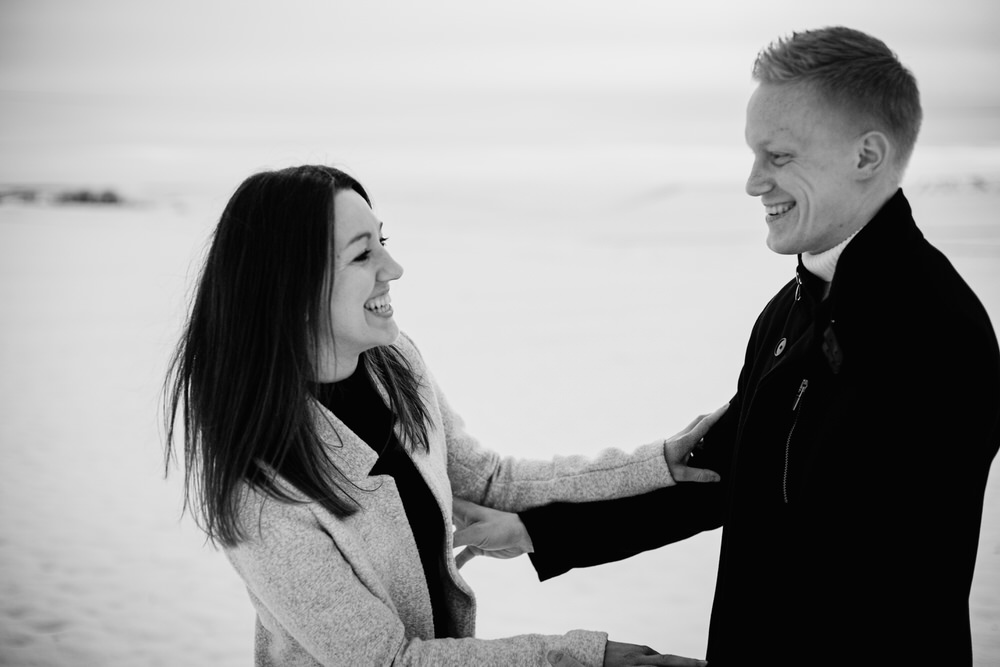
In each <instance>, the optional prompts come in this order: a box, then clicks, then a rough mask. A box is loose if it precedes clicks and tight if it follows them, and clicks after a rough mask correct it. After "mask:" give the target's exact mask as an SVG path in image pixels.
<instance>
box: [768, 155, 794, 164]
mask: <svg viewBox="0 0 1000 667" xmlns="http://www.w3.org/2000/svg"><path fill="white" fill-rule="evenodd" d="M791 159H792V156H791V155H789V154H788V153H771V162H772V163H774V164H776V165H778V166H779V167H780V166H782V165H784V164H788V162H789V161H790V160H791Z"/></svg>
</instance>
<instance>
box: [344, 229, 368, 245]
mask: <svg viewBox="0 0 1000 667" xmlns="http://www.w3.org/2000/svg"><path fill="white" fill-rule="evenodd" d="M371 237H372V233H371V232H361V233H360V234H358V235H357V236H355V237H354V238H353V239H351V240H350V241H348V242H347V245H345V246H344V247H345V248H346V247H348V246H351V245H354V244H355V243H357V242H358V241H360V240H361V239H368V240H371Z"/></svg>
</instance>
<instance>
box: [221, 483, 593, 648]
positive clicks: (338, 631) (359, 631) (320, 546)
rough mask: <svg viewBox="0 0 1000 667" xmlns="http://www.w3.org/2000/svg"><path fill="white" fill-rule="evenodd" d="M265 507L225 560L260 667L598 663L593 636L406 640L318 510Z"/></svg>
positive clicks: (390, 609) (297, 506)
mask: <svg viewBox="0 0 1000 667" xmlns="http://www.w3.org/2000/svg"><path fill="white" fill-rule="evenodd" d="M261 502H262V504H261V505H260V506H259V507H260V511H259V512H258V511H257V510H256V509H255V510H254V511H252V512H248V513H246V515H245V516H246V517H247V518H248V521H247V523H246V525H248V526H250V527H252V528H253V530H251V531H250V535H249V538H248V539H247V540H245V541H244V542H242V543H241V544H239V545H238V546H236V547H234V548H229V549H227V550H226V554H227V556H228V557H229V559H230V561H231V562H232V563H233V565H234V566H235V568H236V570H237V571H238V572H239V574H240V576H241V577H242V578H243V580H244V582H245V583H246V585H247V588H248V591H249V593H250V597H251V600H252V601H253V603H254V606H255V607H256V610H257V618H258V625H259V627H258V645H257V652H258V661H260V660H261V659H262V658H264V664H305V663H306V662H308V663H309V664H313V662H315V663H317V664H320V665H407V666H409V665H413V666H416V665H426V666H430V665H435V666H441V667H450V666H452V665H454V666H456V667H457V666H459V665H462V666H465V665H493V664H518V665H537V666H538V667H546V666H547V665H548V663H547V662H546V660H545V654H546V653H547V652H548V651H549V650H552V649H558V650H561V651H564V652H566V653H567V654H569V655H572V656H574V657H575V658H576V659H577V660H579V661H580V662H581V663H583V664H584V665H593V666H599V665H600V664H601V663H602V661H603V656H604V647H605V644H606V642H607V635H606V634H604V633H599V632H588V631H582V630H576V631H573V632H570V633H567V634H566V635H562V636H548V635H519V636H514V637H509V638H504V639H490V640H482V639H473V638H463V639H433V640H421V639H418V638H414V637H407V635H406V632H405V629H404V626H403V623H402V620H401V619H400V618H399V616H398V614H397V613H396V610H395V609H394V607H393V605H392V603H391V601H389V600H388V598H385V597H382V596H379V595H378V594H377V593H376V592H375V591H373V590H372V589H371V588H370V587H369V586H367V585H366V584H365V583H364V582H363V581H362V578H364V577H365V573H364V572H363V566H362V571H356V570H355V566H354V565H352V564H351V563H349V562H348V561H347V560H346V559H345V558H344V557H343V555H342V553H341V552H340V550H339V549H338V547H337V544H336V542H335V541H334V539H333V538H332V537H331V535H330V534H329V533H328V532H326V531H325V530H324V529H323V527H322V525H321V524H320V522H319V521H318V519H317V518H316V517H315V516H314V515H313V508H314V506H312V505H309V504H291V503H286V502H279V501H275V500H271V499H264V500H262V501H261ZM316 511H321V510H316ZM345 539H347V538H346V537H345ZM355 565H356V564H355ZM261 653H264V656H262V655H260V654H261ZM265 656H266V657H265ZM258 664H261V663H260V662H258Z"/></svg>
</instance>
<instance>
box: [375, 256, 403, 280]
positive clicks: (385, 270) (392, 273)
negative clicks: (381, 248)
mask: <svg viewBox="0 0 1000 667" xmlns="http://www.w3.org/2000/svg"><path fill="white" fill-rule="evenodd" d="M382 258H383V259H382V266H380V267H379V272H378V279H379V280H381V281H383V282H388V281H390V280H399V278H400V276H402V275H403V265H402V264H400V263H399V262H397V261H396V260H395V259H393V257H392V255H391V254H389V251H388V250H386V251H385V252H384V253H383V254H382Z"/></svg>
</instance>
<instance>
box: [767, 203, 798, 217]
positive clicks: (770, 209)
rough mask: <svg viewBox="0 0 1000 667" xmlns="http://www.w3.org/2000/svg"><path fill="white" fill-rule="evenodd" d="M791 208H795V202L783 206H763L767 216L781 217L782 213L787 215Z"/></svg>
mask: <svg viewBox="0 0 1000 667" xmlns="http://www.w3.org/2000/svg"><path fill="white" fill-rule="evenodd" d="M793 208H795V202H793V201H792V202H786V203H784V204H775V205H774V206H765V207H764V210H765V211H767V214H768V215H781V214H782V213H788V212H789V211H791V210H792V209H793Z"/></svg>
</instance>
